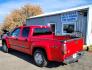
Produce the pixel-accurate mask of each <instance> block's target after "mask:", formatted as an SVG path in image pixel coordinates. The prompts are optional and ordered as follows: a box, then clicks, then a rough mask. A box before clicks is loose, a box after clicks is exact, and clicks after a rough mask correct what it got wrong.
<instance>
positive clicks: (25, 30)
mask: <svg viewBox="0 0 92 70" xmlns="http://www.w3.org/2000/svg"><path fill="white" fill-rule="evenodd" d="M29 31H30V28H29V27H25V28H23V31H22V37H28V35H29Z"/></svg>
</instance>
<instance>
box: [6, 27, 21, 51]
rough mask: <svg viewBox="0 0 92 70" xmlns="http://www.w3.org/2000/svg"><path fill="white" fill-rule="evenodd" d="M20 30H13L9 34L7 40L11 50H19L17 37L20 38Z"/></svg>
mask: <svg viewBox="0 0 92 70" xmlns="http://www.w3.org/2000/svg"><path fill="white" fill-rule="evenodd" d="M20 30H21V29H20V28H16V29H14V31H13V32H11V34H10V36H9V37H8V38H9V42H10V46H11V48H12V49H16V50H19V48H18V45H19V41H18V39H19V37H20Z"/></svg>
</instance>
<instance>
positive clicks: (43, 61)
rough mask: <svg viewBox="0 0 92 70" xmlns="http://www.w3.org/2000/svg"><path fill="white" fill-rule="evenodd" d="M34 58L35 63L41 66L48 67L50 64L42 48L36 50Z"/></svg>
mask: <svg viewBox="0 0 92 70" xmlns="http://www.w3.org/2000/svg"><path fill="white" fill-rule="evenodd" d="M33 58H34V62H35V64H36V65H37V66H39V67H46V66H47V65H48V61H47V58H46V55H45V53H44V52H43V51H42V50H39V49H37V50H36V51H35V52H34V55H33Z"/></svg>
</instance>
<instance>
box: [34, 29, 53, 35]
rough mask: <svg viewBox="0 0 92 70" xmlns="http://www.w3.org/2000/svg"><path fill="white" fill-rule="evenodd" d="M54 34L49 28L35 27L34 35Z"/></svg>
mask: <svg viewBox="0 0 92 70" xmlns="http://www.w3.org/2000/svg"><path fill="white" fill-rule="evenodd" d="M43 34H52V32H51V30H50V29H49V28H35V29H34V35H43Z"/></svg>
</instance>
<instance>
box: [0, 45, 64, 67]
mask: <svg viewBox="0 0 92 70" xmlns="http://www.w3.org/2000/svg"><path fill="white" fill-rule="evenodd" d="M0 51H2V47H0ZM2 52H3V51H2ZM9 54H11V55H14V56H16V57H18V58H21V59H23V60H25V61H27V62H29V63H32V64H34V65H35V63H34V60H33V57H32V56H30V55H27V54H25V53H21V52H18V51H15V50H10V52H9ZM60 65H62V66H63V65H64V64H63V63H58V62H50V63H49V64H48V66H47V68H53V67H59V66H60Z"/></svg>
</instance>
